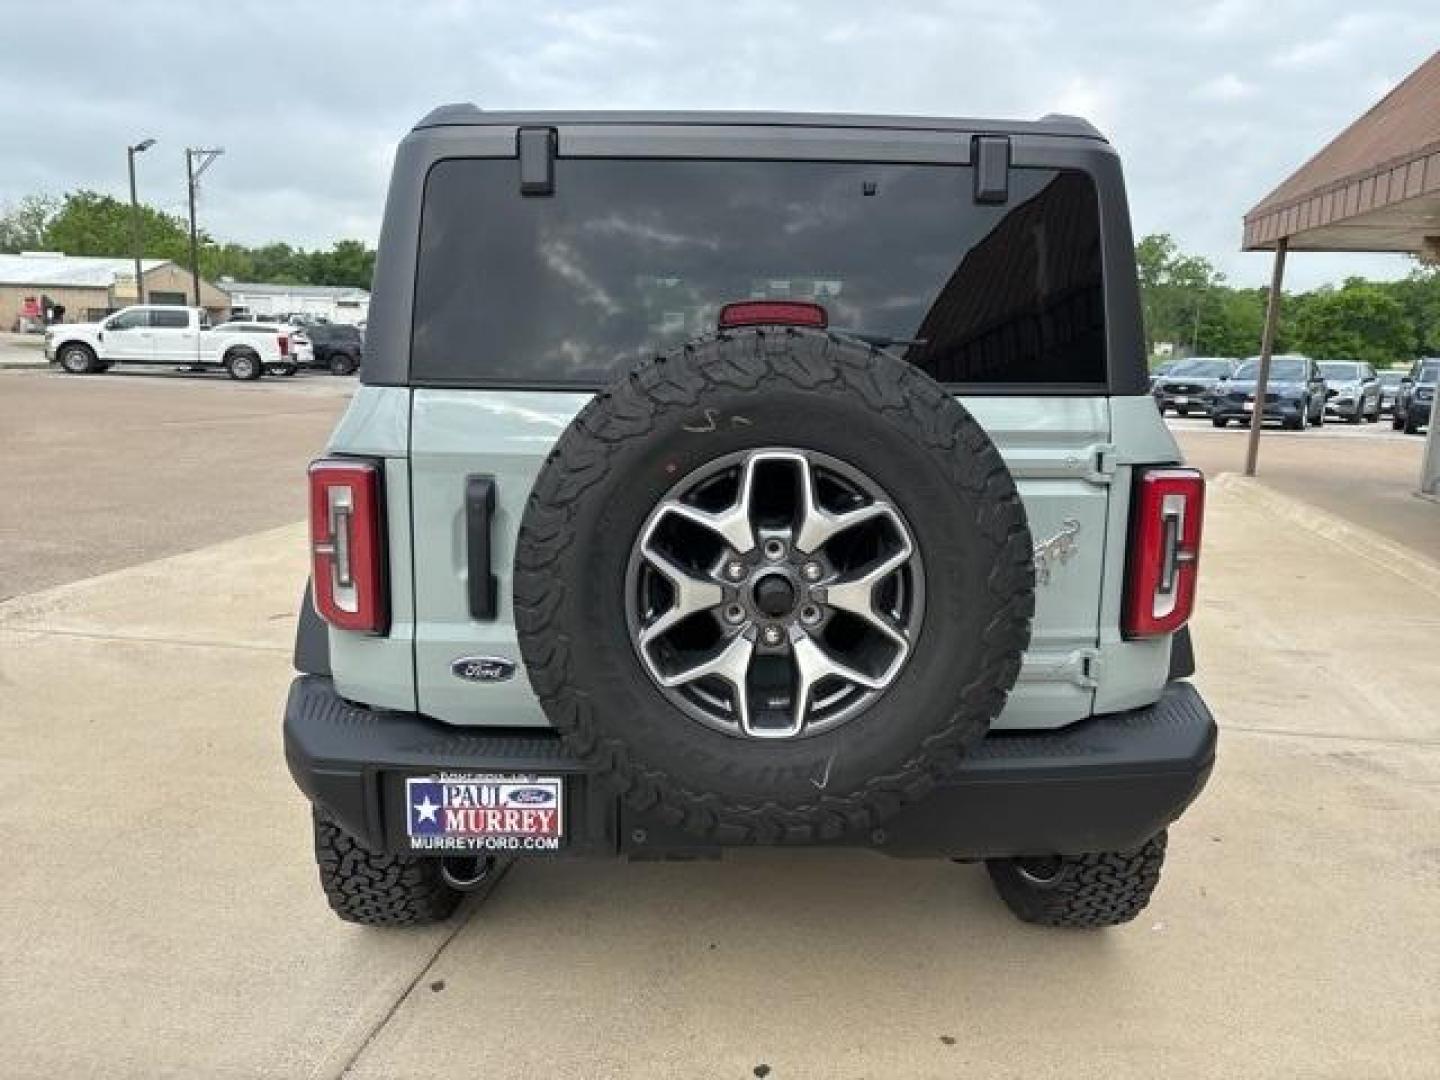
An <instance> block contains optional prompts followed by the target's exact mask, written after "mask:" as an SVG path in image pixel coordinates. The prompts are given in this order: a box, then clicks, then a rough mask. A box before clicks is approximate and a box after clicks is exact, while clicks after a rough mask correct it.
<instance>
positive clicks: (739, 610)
mask: <svg viewBox="0 0 1440 1080" xmlns="http://www.w3.org/2000/svg"><path fill="white" fill-rule="evenodd" d="M725 621H726V622H728V623H738V622H744V621H745V609H744V608H743V607H741V606H740V605H739V604H731V605H730V606H729V607H727V608H726V609H725Z"/></svg>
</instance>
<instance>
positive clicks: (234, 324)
mask: <svg viewBox="0 0 1440 1080" xmlns="http://www.w3.org/2000/svg"><path fill="white" fill-rule="evenodd" d="M215 331H216V332H217V333H219V332H225V333H234V334H288V335H289V337H290V358H289V359H288V360H285V361H282V362H281V363H278V364H267V365H266V366H265V373H266V374H267V375H294V374H295V373H296V372H297V371H299V370H300V369H301V368H307V367H312V366H313V365H314V359H315V354H314V350H313V349H312V348H311V346H310V342H309V340H308V339H307V338H306V337H305V332H304V331H303V330H299V329H296V328H294V327H288V326H281V325H279V324H277V323H263V322H249V321H245V320H239V319H232V320H230V321H229V322H223V323H220V324H219V325H218V326H216V327H215Z"/></svg>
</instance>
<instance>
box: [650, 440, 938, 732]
mask: <svg viewBox="0 0 1440 1080" xmlns="http://www.w3.org/2000/svg"><path fill="white" fill-rule="evenodd" d="M692 477H693V478H694V479H693V480H689V481H686V482H683V483H682V484H681V485H678V486H677V487H676V488H675V489H674V491H673V492H672V494H671V495H669V496H667V497H666V498H665V499H664V500H663V501H662V502H661V503H660V505H659V506H657V507H656V508H655V511H654V513H653V514H652V515H651V518H650V520H649V522H648V524H647V526H646V528H645V529H644V531H643V533H642V536H641V540H640V543H638V544H637V545H636V549H635V552H634V556H633V557H632V558H633V562H632V565H634V566H638V567H640V568H641V569H640V570H639V571H638V572H637V571H632V573H638V575H639V576H638V577H637V578H634V579H633V581H634V584H633V585H632V586H631V587H630V589H629V596H630V599H629V600H628V601H627V604H630V605H634V606H632V607H631V608H630V610H631V613H632V614H631V623H630V625H631V627H632V632H633V634H634V638H633V640H634V643H635V645H636V647H637V649H638V651H639V653H640V656H641V659H642V660H643V661H644V663H645V666H646V667H647V668H648V669H649V673H650V675H651V677H652V678H653V679H654V680H655V682H656V683H657V685H658V686H659V687H660V689H661V690H662V691H663V692H664V693H665V694H666V696H668V697H671V698H672V700H674V701H676V702H677V703H678V704H680V705H681V707H682V708H684V709H685V710H686V711H687V712H689V713H690V714H691V715H692V716H697V717H698V718H699V719H702V720H703V721H704V722H706V723H708V724H710V725H711V726H712V727H717V728H720V729H721V730H725V731H727V732H730V733H733V734H740V735H744V736H747V737H751V738H757V739H783V738H794V737H798V736H802V735H806V734H809V733H810V732H811V731H812V730H816V731H818V730H825V729H827V728H828V727H830V726H833V725H834V724H836V723H839V722H842V721H843V720H845V719H847V718H848V717H849V716H851V715H853V714H854V713H855V712H856V711H857V710H859V709H862V708H864V707H865V705H866V704H867V702H868V701H869V700H870V699H872V698H873V697H874V696H875V694H876V693H877V692H879V691H883V690H885V688H886V687H888V686H889V685H890V683H891V682H892V681H893V680H894V678H895V676H896V674H897V673H898V671H899V669H900V668H901V666H903V664H904V662H905V660H906V659H907V657H908V655H909V652H910V651H911V635H912V633H913V632H914V630H915V629H916V628H918V622H919V619H920V617H921V613H922V612H923V596H924V592H923V590H924V583H923V578H922V577H920V575H921V573H922V571H921V568H920V567H919V565H918V560H916V565H915V567H914V568H913V572H912V571H911V570H910V569H909V568H908V564H909V563H910V562H911V561H912V559H914V558H915V555H916V551H915V547H914V544H913V541H912V539H911V535H910V532H909V529H908V526H907V525H906V524H905V521H904V519H903V517H902V516H901V515H900V513H899V511H898V509H897V508H896V507H895V506H894V505H893V504H892V503H891V502H890V501H889V499H888V497H887V496H886V493H885V492H884V491H883V490H881V489H879V488H878V487H876V486H875V485H874V483H873V481H869V480H868V478H866V477H864V476H863V474H860V475H858V476H857V475H856V471H855V470H853V469H852V468H850V467H847V466H846V465H845V464H844V463H842V462H837V461H835V460H833V459H830V458H828V457H825V456H824V455H813V456H812V454H811V453H810V452H808V451H803V450H796V449H791V448H787V447H774V448H768V449H757V450H752V451H749V452H737V453H734V454H732V455H728V456H727V457H726V458H724V459H721V460H720V461H717V462H716V463H715V465H714V466H711V467H708V468H706V469H703V470H698V471H697V473H696V474H692ZM851 530H854V531H853V532H852V531H851ZM897 572H902V573H903V574H904V576H903V577H897V576H896V575H897ZM662 580H663V582H664V585H662V584H661V581H662ZM892 581H893V589H892V588H891V587H889V584H890V583H891V582H892ZM877 598H878V600H877ZM707 615H708V616H709V617H708V618H707V617H706V616H707ZM912 623H914V624H915V626H914V627H912V626H911V624H912Z"/></svg>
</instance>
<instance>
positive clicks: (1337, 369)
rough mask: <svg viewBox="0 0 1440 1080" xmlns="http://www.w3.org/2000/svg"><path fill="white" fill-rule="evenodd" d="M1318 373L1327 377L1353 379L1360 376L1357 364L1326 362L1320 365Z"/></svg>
mask: <svg viewBox="0 0 1440 1080" xmlns="http://www.w3.org/2000/svg"><path fill="white" fill-rule="evenodd" d="M1320 374H1321V375H1324V376H1325V378H1327V379H1337V380H1353V379H1359V378H1361V373H1360V365H1359V364H1336V363H1327V364H1321V365H1320Z"/></svg>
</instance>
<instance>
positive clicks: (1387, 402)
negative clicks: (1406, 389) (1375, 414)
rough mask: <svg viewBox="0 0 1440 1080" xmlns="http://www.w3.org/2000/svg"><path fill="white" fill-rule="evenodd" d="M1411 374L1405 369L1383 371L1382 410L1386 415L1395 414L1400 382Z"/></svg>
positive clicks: (1381, 380)
mask: <svg viewBox="0 0 1440 1080" xmlns="http://www.w3.org/2000/svg"><path fill="white" fill-rule="evenodd" d="M1407 374H1409V372H1407V371H1403V370H1392V371H1382V372H1380V374H1379V379H1380V412H1381V413H1382V414H1383V415H1386V416H1393V415H1394V413H1395V396H1396V394H1398V393H1399V391H1400V383H1401V382H1402V381H1404V379H1405V376H1406V375H1407Z"/></svg>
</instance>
